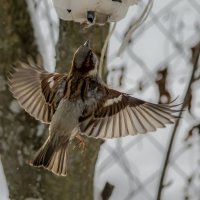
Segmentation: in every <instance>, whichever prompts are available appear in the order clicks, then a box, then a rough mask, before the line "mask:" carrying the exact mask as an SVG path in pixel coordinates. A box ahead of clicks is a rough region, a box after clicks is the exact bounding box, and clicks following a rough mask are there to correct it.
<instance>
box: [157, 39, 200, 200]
mask: <svg viewBox="0 0 200 200" xmlns="http://www.w3.org/2000/svg"><path fill="white" fill-rule="evenodd" d="M199 54H200V42H199V43H198V44H197V45H196V47H195V49H194V56H193V61H192V63H193V70H192V74H191V78H190V82H189V84H188V87H187V90H186V93H185V98H184V101H183V104H182V108H181V110H180V113H179V116H178V120H177V121H176V124H175V126H174V129H173V132H172V136H171V139H170V142H169V147H168V150H167V154H166V158H165V162H164V165H163V170H162V174H161V178H160V182H159V187H158V193H157V197H156V200H161V197H162V191H163V188H164V184H163V182H164V180H165V176H166V172H167V169H168V164H169V158H170V155H171V152H172V148H173V144H174V140H175V135H176V134H177V128H178V126H179V123H180V119H181V116H182V113H183V108H185V106H186V104H187V102H188V98H189V90H190V88H191V86H192V83H193V79H194V76H195V72H196V69H197V67H198V60H199Z"/></svg>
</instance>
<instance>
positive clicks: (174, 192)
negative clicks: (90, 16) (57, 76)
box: [0, 0, 200, 200]
mask: <svg viewBox="0 0 200 200" xmlns="http://www.w3.org/2000/svg"><path fill="white" fill-rule="evenodd" d="M1 1H2V2H1ZM0 2H1V3H2V4H1V5H3V6H2V13H3V14H2V16H1V17H2V20H1V21H2V22H1V25H0V28H1V30H2V33H0V36H1V38H0V40H1V41H0V51H1V54H2V55H1V56H0V61H1V62H0V64H1V66H0V83H1V89H0V92H1V93H0V94H1V100H0V101H1V102H0V103H1V105H0V109H1V110H0V121H1V122H0V154H1V155H2V165H0V200H4V199H5V200H6V199H9V197H8V196H10V199H17V200H22V199H25V200H42V199H59V200H64V199H83V200H87V199H95V200H100V199H102V200H106V199H107V200H108V199H109V200H160V199H162V200H169V199H177V200H200V189H199V188H200V89H199V88H200V87H199V86H200V61H198V56H199V51H200V20H199V19H200V2H199V1H198V0H168V1H166V0H155V1H154V4H153V8H152V10H151V11H150V13H149V16H148V18H147V20H146V21H145V22H144V23H143V24H142V25H141V26H140V27H139V28H138V29H137V30H136V31H134V32H132V33H131V35H130V36H129V37H128V39H127V37H126V36H127V33H130V30H131V28H132V27H133V26H134V24H135V22H136V20H137V19H138V17H139V16H140V15H141V13H142V11H143V10H144V8H145V6H146V5H147V3H148V1H145V0H140V1H139V2H138V5H135V6H133V7H131V8H130V9H129V11H128V13H127V15H126V18H124V19H123V20H121V21H120V22H118V23H117V24H116V25H115V24H113V23H111V24H110V26H108V25H106V26H105V27H103V26H101V27H91V28H84V27H83V28H82V29H80V25H79V24H78V25H77V24H74V23H72V22H63V21H62V22H61V21H59V19H58V17H57V15H56V12H55V10H54V8H53V5H52V2H51V1H50V0H33V1H28V0H27V1H22V0H20V1H19V2H20V3H19V2H18V3H16V2H14V1H11V0H9V1H5V0H0ZM22 7H23V8H24V7H25V9H26V11H22V10H21V8H22ZM0 12H1V10H0ZM25 16H30V19H29V20H25V21H23V22H20V19H22V18H23V19H25ZM5 24H6V27H5ZM7 25H8V26H7ZM2 27H5V28H2ZM24 27H26V28H27V29H26V30H25V28H24ZM31 27H33V28H34V31H33V30H32V28H31ZM113 27H115V29H114V31H113V34H112V35H111V37H110V39H109V43H108V48H107V53H106V57H105V63H104V66H105V67H106V69H104V77H106V78H105V80H106V82H107V84H108V85H109V86H110V87H112V88H115V89H118V90H120V91H123V92H127V93H129V94H131V95H134V96H135V97H137V98H141V99H144V100H147V101H151V102H155V103H158V102H160V103H169V102H171V101H172V100H174V99H176V98H177V99H176V101H175V103H183V105H181V106H180V107H181V108H182V109H183V110H184V111H183V112H182V113H181V118H180V119H178V121H177V122H176V125H169V126H167V127H166V128H165V129H159V130H158V131H156V132H152V133H149V134H146V135H138V136H134V137H132V136H128V137H126V138H120V139H112V140H106V141H105V142H104V143H103V144H102V145H101V142H97V141H93V140H92V141H90V140H88V141H87V144H88V150H86V152H84V153H83V155H82V154H80V153H77V152H73V157H72V158H71V160H72V161H71V162H72V165H73V163H74V165H76V166H77V167H76V169H75V167H74V165H73V166H72V167H71V168H73V169H72V170H71V171H72V172H71V174H70V175H69V177H68V176H67V177H66V178H65V179H64V178H58V177H53V175H51V174H49V173H48V172H46V171H44V170H38V169H33V168H31V167H29V166H28V165H27V160H30V158H31V156H33V152H35V151H36V149H37V148H38V147H39V146H40V145H41V144H42V141H43V139H44V137H45V135H46V132H47V127H46V126H45V125H41V124H40V123H37V122H35V120H34V119H32V118H29V116H28V115H27V114H25V113H24V112H23V111H22V110H21V108H20V107H19V106H18V104H17V103H16V101H15V100H13V98H12V97H11V95H10V94H9V92H8V87H7V85H6V74H7V71H8V69H9V68H10V65H11V64H12V63H14V62H16V61H17V60H18V59H19V58H24V57H26V56H28V55H31V56H32V57H37V55H38V54H41V55H42V58H43V62H44V67H45V68H46V69H47V70H48V71H51V72H52V71H54V70H56V71H65V68H66V65H67V66H68V65H70V62H71V57H72V54H73V52H74V51H75V49H76V48H78V46H80V44H81V41H84V40H86V39H88V38H91V39H92V43H93V47H94V49H95V50H96V52H97V55H98V56H99V57H100V56H101V49H102V47H103V44H104V41H105V39H106V37H107V35H108V34H109V30H110V31H111V30H113ZM23 29H24V30H23ZM73 31H75V32H78V33H79V34H80V36H78V35H76V34H78V33H76V34H74V32H73ZM97 33H98V34H99V36H97ZM96 36H97V37H98V38H95V37H96ZM78 37H81V38H78ZM33 38H36V39H33ZM9 41H12V42H9ZM33 41H34V42H33ZM122 44H123V45H124V46H123V48H121V51H119V49H120V46H121V45H122ZM35 46H38V47H39V48H38V50H35V49H36V47H35ZM33 49H34V50H33ZM38 52H39V53H38ZM56 65H57V66H58V68H55V66H56ZM99 148H100V151H99ZM86 149H87V145H86ZM88 151H90V153H88ZM94 152H95V153H94ZM98 152H99V153H98ZM77 154H78V156H77ZM93 155H96V156H94V157H93ZM91 158H92V159H91ZM83 159H84V162H83V161H82V160H83ZM90 159H91V160H92V161H91V160H90ZM96 160H97V162H96ZM95 163H96V164H95ZM85 168H86V169H85ZM69 173H70V172H69ZM74 174H75V175H74ZM88 174H89V175H88ZM74 177H76V178H74ZM6 180H7V181H6ZM87 186H88V187H87ZM71 193H72V194H71Z"/></svg>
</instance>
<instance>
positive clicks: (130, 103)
mask: <svg viewBox="0 0 200 200" xmlns="http://www.w3.org/2000/svg"><path fill="white" fill-rule="evenodd" d="M106 93H107V94H106V96H105V97H104V98H105V100H104V101H103V103H101V104H100V106H97V108H96V110H95V111H94V113H93V115H88V116H87V117H82V118H80V130H81V132H82V133H83V134H86V135H88V136H91V137H97V138H118V137H123V136H127V135H135V134H138V133H147V132H151V131H155V130H156V129H157V128H162V127H165V124H171V123H174V121H175V119H176V118H177V117H176V116H175V114H176V113H177V112H179V110H176V108H175V107H176V106H172V105H169V104H153V103H149V102H145V101H142V100H140V99H137V98H134V97H131V96H130V95H128V94H124V93H121V92H118V91H116V90H112V89H107V92H106Z"/></svg>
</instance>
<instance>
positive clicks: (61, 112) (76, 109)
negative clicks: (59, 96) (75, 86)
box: [49, 99, 84, 135]
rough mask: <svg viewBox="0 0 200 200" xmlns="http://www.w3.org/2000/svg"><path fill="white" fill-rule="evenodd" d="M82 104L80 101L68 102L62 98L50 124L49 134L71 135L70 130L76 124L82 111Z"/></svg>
mask: <svg viewBox="0 0 200 200" xmlns="http://www.w3.org/2000/svg"><path fill="white" fill-rule="evenodd" d="M83 107H84V105H83V103H82V102H81V101H76V102H70V101H69V100H67V99H63V100H62V101H61V102H60V104H59V106H58V109H57V110H56V112H55V114H54V115H53V118H52V121H51V124H50V127H49V129H50V134H51V135H55V134H56V135H66V134H67V135H71V132H72V131H73V129H74V128H75V127H77V126H78V123H79V122H78V119H79V117H80V116H81V114H82V112H83V109H84V108H83Z"/></svg>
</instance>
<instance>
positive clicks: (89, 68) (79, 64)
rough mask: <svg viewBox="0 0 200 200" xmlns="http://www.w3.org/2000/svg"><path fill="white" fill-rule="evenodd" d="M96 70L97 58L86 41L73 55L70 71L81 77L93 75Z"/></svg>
mask: <svg viewBox="0 0 200 200" xmlns="http://www.w3.org/2000/svg"><path fill="white" fill-rule="evenodd" d="M97 68H98V59H97V56H96V55H95V53H94V52H93V51H92V49H91V48H90V41H89V40H87V41H86V42H85V43H84V44H83V45H81V46H80V47H79V48H78V49H77V51H76V52H75V54H74V58H73V63H72V71H76V72H80V73H81V74H82V75H92V74H93V75H95V74H97Z"/></svg>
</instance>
